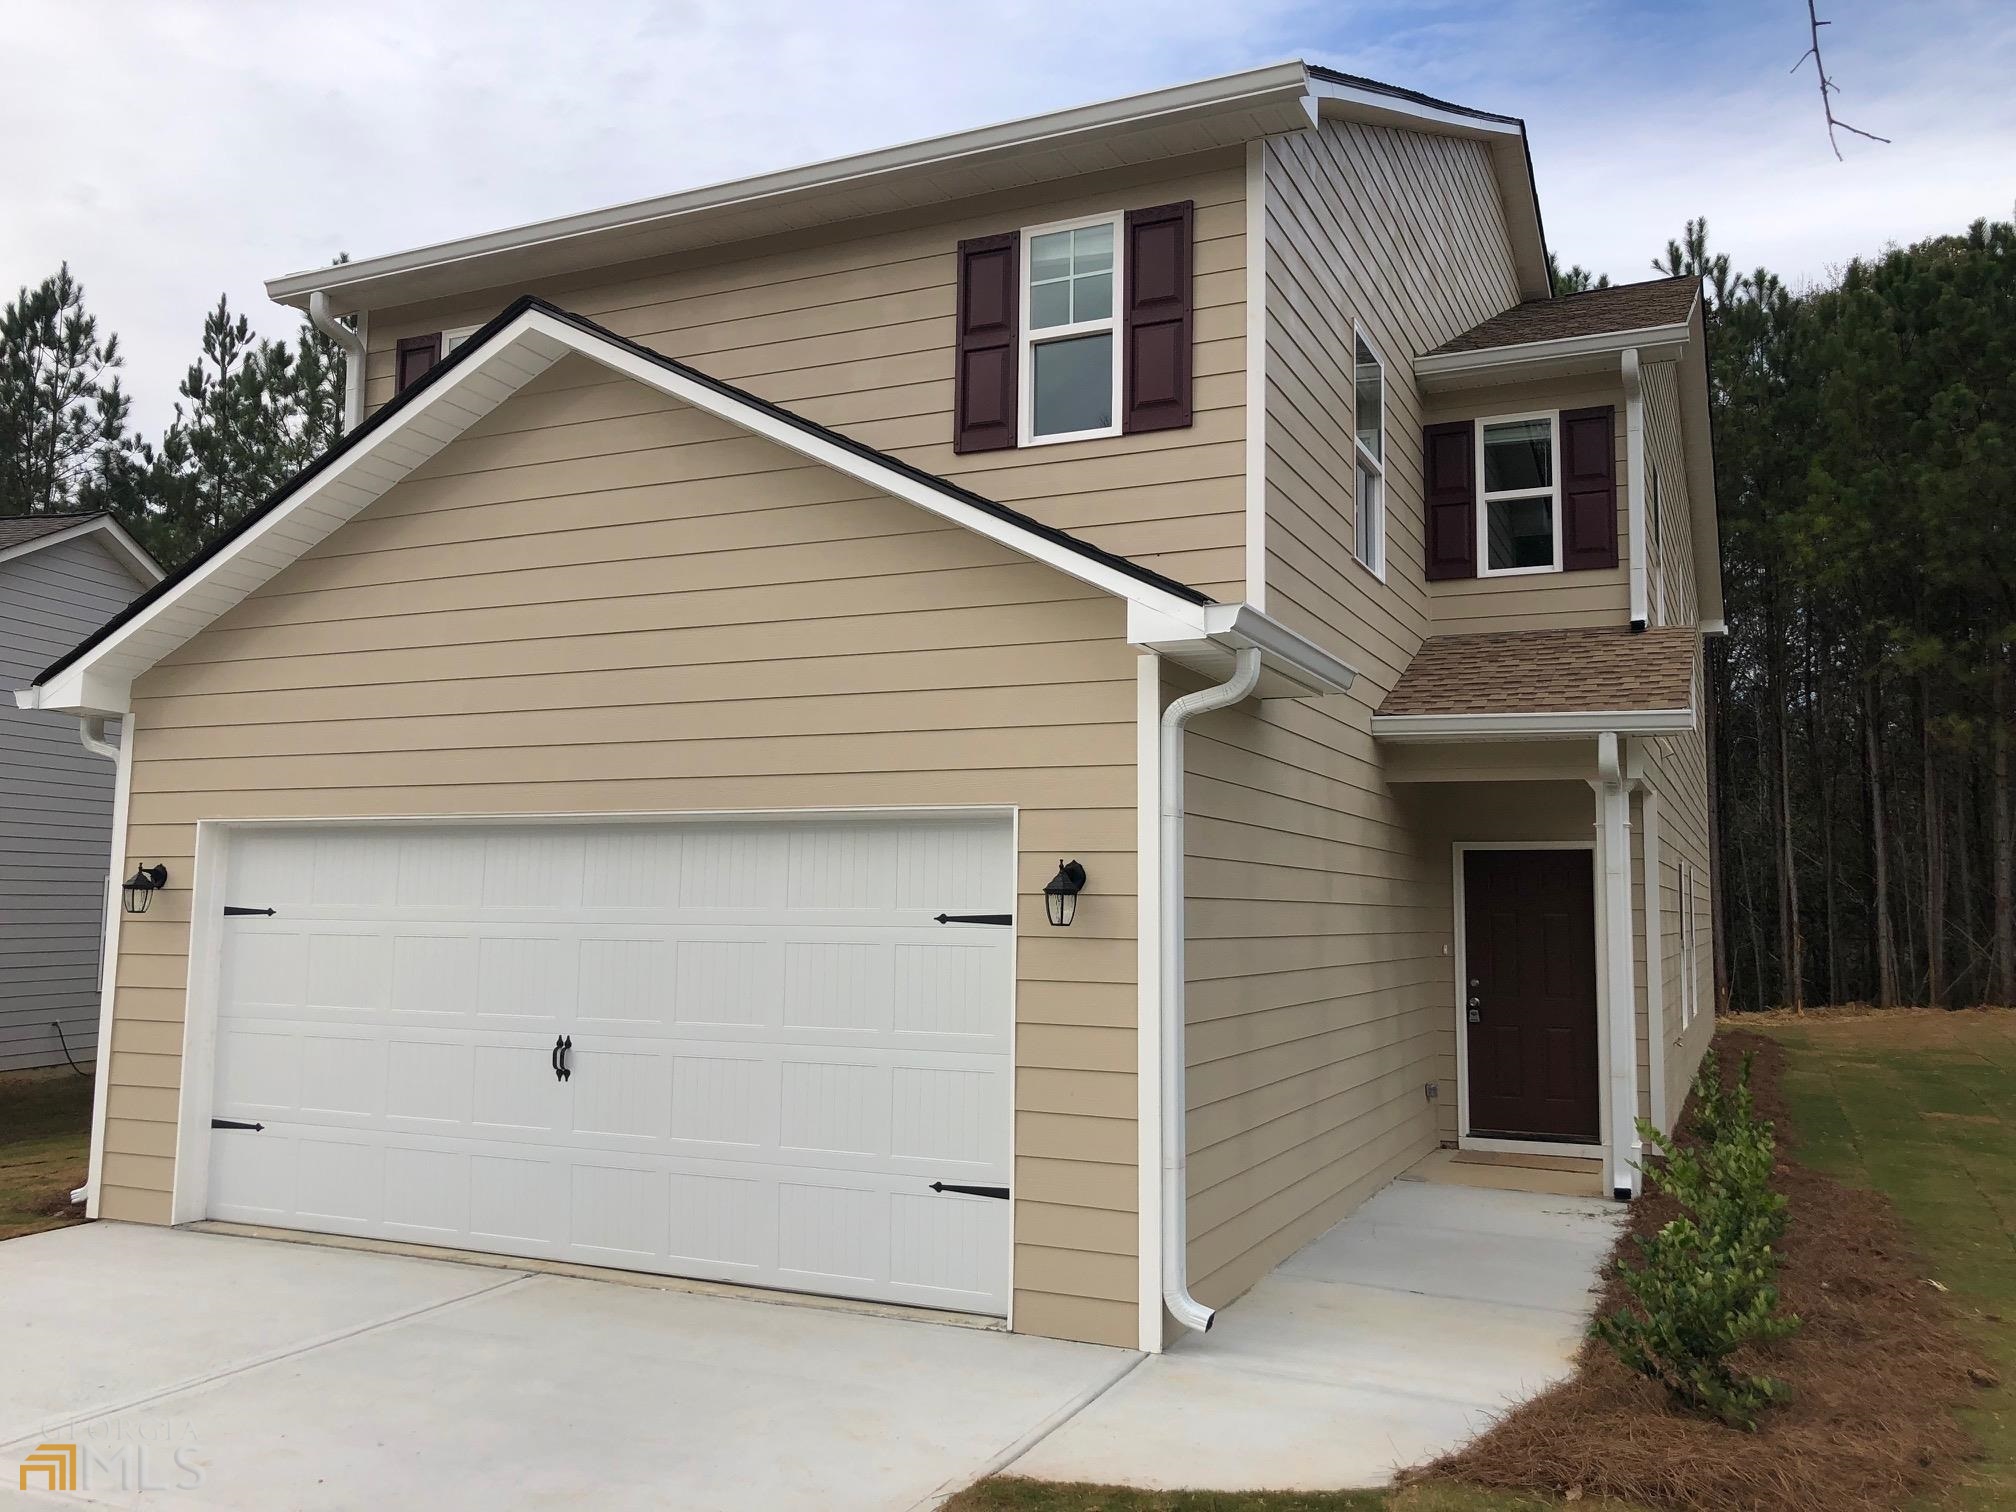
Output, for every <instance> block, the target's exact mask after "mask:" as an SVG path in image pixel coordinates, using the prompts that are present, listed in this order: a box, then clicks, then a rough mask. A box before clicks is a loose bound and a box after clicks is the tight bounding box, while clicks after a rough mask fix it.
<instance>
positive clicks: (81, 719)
mask: <svg viewBox="0 0 2016 1512" xmlns="http://www.w3.org/2000/svg"><path fill="white" fill-rule="evenodd" d="M77 739H78V741H79V743H81V744H82V745H83V747H84V749H85V750H87V751H89V752H90V753H91V754H92V755H93V756H103V757H104V758H105V759H106V760H107V761H117V760H118V759H119V747H117V746H116V745H114V744H112V742H111V741H109V740H107V739H106V738H105V720H104V717H103V716H102V715H97V714H80V715H78V716H77Z"/></svg>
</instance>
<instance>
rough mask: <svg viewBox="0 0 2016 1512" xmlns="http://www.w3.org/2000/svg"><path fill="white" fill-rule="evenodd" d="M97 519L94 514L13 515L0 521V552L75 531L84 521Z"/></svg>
mask: <svg viewBox="0 0 2016 1512" xmlns="http://www.w3.org/2000/svg"><path fill="white" fill-rule="evenodd" d="M97 518H98V516H97V515H96V514H54V515H15V516H12V517H11V518H8V519H4V520H0V551H6V550H7V549H8V548H10V547H14V546H20V545H22V544H24V543H25V542H28V541H39V540H40V539H42V537H43V536H46V535H56V534H58V533H60V532H62V531H65V530H75V529H76V528H77V527H78V526H79V525H82V524H83V523H84V522H85V521H86V520H95V519H97Z"/></svg>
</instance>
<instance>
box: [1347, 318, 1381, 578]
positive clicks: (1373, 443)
mask: <svg viewBox="0 0 2016 1512" xmlns="http://www.w3.org/2000/svg"><path fill="white" fill-rule="evenodd" d="M1353 341H1354V344H1355V348H1356V350H1355V352H1354V354H1353V376H1352V385H1351V386H1352V391H1353V407H1354V409H1355V410H1356V427H1357V433H1358V440H1357V450H1356V455H1357V464H1356V466H1357V476H1358V485H1357V492H1358V508H1357V516H1356V519H1357V524H1356V527H1355V530H1354V533H1353V541H1352V549H1353V551H1354V552H1355V553H1356V554H1357V557H1358V560H1359V561H1360V562H1362V563H1364V564H1365V566H1367V567H1369V568H1370V569H1371V570H1372V571H1373V572H1375V573H1377V574H1378V575H1379V576H1380V577H1381V578H1384V577H1385V576H1386V368H1385V364H1383V363H1382V362H1380V360H1379V354H1378V353H1377V352H1375V351H1373V350H1372V348H1371V346H1370V345H1369V344H1368V343H1367V342H1366V340H1365V337H1364V336H1363V335H1362V334H1358V335H1354V337H1353Z"/></svg>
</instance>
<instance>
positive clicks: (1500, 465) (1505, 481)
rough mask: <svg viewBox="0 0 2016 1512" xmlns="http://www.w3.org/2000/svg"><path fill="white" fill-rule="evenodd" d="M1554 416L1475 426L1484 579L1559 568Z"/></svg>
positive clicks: (1508, 418)
mask: <svg viewBox="0 0 2016 1512" xmlns="http://www.w3.org/2000/svg"><path fill="white" fill-rule="evenodd" d="M1554 421H1555V416H1554V414H1553V413H1552V412H1551V411H1549V412H1547V413H1544V414H1536V415H1504V416H1500V417H1499V418H1496V419H1491V420H1485V421H1483V422H1482V423H1481V424H1480V425H1479V426H1478V427H1477V449H1478V469H1477V471H1478V476H1479V478H1480V479H1481V480H1482V483H1483V488H1482V489H1481V490H1480V496H1479V504H1480V508H1479V509H1478V511H1477V564H1478V570H1479V573H1480V575H1482V576H1485V577H1491V576H1497V575H1509V574H1512V573H1520V572H1553V571H1555V570H1556V569H1558V568H1559V567H1560V565H1561V507H1560V506H1561V487H1560V476H1559V472H1558V469H1557V467H1556V464H1555V451H1556V448H1555V437H1554Z"/></svg>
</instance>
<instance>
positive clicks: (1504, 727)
mask: <svg viewBox="0 0 2016 1512" xmlns="http://www.w3.org/2000/svg"><path fill="white" fill-rule="evenodd" d="M1693 728H1694V711H1693V710H1692V709H1691V708H1688V709H1612V710H1597V711H1591V712H1581V711H1577V712H1574V713H1560V714H1554V713H1536V714H1375V715H1373V716H1372V734H1373V737H1374V738H1375V739H1378V740H1384V741H1395V742H1403V741H1438V742H1439V741H1464V740H1570V739H1576V738H1580V737H1586V736H1591V735H1602V734H1606V733H1607V734H1613V735H1681V734H1685V733H1686V732H1688V731H1690V730H1692V729H1693Z"/></svg>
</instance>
